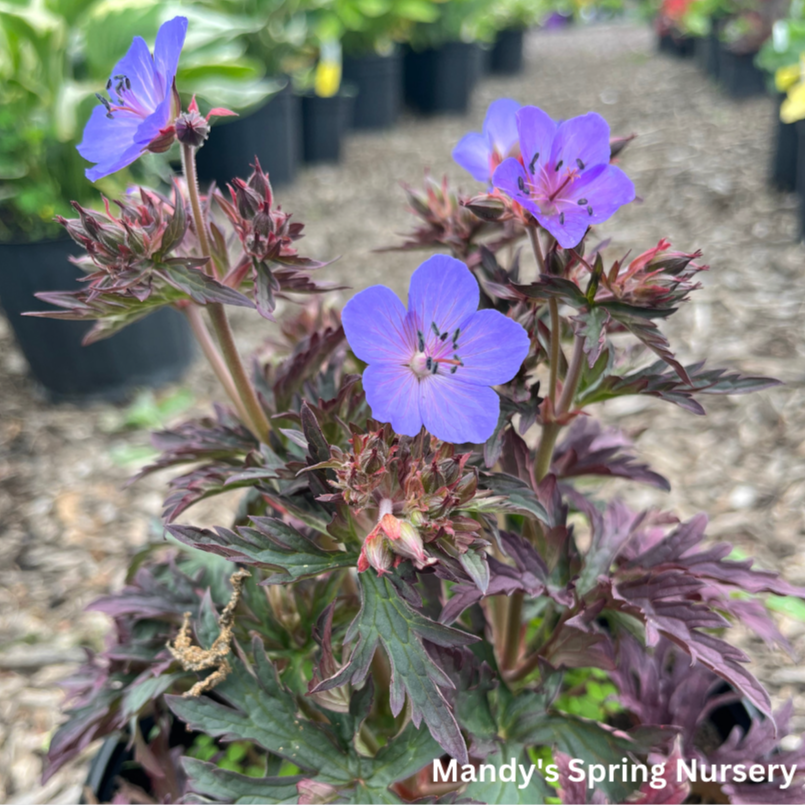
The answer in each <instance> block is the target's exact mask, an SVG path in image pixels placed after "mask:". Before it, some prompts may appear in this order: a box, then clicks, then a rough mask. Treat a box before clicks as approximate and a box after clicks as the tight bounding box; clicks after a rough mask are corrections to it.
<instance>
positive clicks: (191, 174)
mask: <svg viewBox="0 0 805 805" xmlns="http://www.w3.org/2000/svg"><path fill="white" fill-rule="evenodd" d="M182 166H183V168H184V175H185V180H186V182H187V193H188V195H189V196H190V207H191V209H192V210H193V221H194V222H195V226H196V235H197V237H198V242H199V246H200V247H201V254H202V256H203V257H208V258H211V251H210V241H209V238H208V237H207V226H206V224H205V222H204V216H203V215H202V212H201V200H200V198H199V193H198V177H197V174H196V152H195V149H194V148H193V147H192V146H190V145H182ZM212 270H213V268H212V259H210V260H208V262H207V265H206V267H205V271H207V273H210V272H212ZM207 310H208V312H209V315H210V321H211V322H212V327H213V330H214V331H215V337H216V338H217V339H218V344H219V346H220V347H221V352H222V353H223V359H224V361H225V362H226V365H227V367H228V368H229V373H230V376H231V378H232V382H233V383H234V386H235V389H236V390H237V395H238V397H239V398H240V401H241V406H242V408H243V410H244V411H245V412H246V414H247V416H248V421H247V422H246V424H247V425H248V426H249V427H250V429H251V430H253V432H254V435H255V436H256V437H257V438H258V439H259V440H260V441H261V442H267V441H268V434H269V433H270V432H271V425H269V423H268V418H267V417H266V413H265V411H264V410H263V407H262V405H260V401H259V400H258V399H257V393H256V392H255V390H254V387H253V386H252V384H251V382H250V381H249V377H248V375H247V374H246V370H245V368H244V367H243V362H242V361H241V359H240V354H239V353H238V350H237V347H236V345H235V337H234V335H233V334H232V328H231V327H230V326H229V319H227V317H226V310H225V309H224V306H223V305H222V304H220V303H218V302H211V303H210V304H208V305H207ZM213 368H215V367H213Z"/></svg>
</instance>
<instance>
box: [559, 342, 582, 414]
mask: <svg viewBox="0 0 805 805" xmlns="http://www.w3.org/2000/svg"><path fill="white" fill-rule="evenodd" d="M583 361H584V339H583V338H580V337H579V336H576V340H575V341H574V343H573V357H572V358H571V359H570V366H569V367H568V370H567V375H566V376H565V384H564V386H562V396H561V397H560V398H559V405H558V406H557V408H556V413H557V414H566V413H567V412H568V411H569V410H570V406H571V405H573V397H574V396H575V395H576V388H577V386H578V385H579V378H580V377H581V367H582V362H583Z"/></svg>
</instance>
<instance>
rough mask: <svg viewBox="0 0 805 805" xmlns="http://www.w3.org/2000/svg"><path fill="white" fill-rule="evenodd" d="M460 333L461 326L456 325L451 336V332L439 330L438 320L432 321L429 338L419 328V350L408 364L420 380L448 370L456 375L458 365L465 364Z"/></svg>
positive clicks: (417, 333)
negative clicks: (460, 352)
mask: <svg viewBox="0 0 805 805" xmlns="http://www.w3.org/2000/svg"><path fill="white" fill-rule="evenodd" d="M460 334H461V328H460V327H456V329H455V332H454V333H453V335H452V338H451V337H450V333H448V332H446V331H445V332H440V331H439V327H438V326H437V325H436V322H431V330H430V331H429V332H428V335H427V338H426V337H425V334H424V333H423V332H422V330H417V331H416V335H417V351H416V352H415V353H414V354H413V355H412V356H411V360H410V362H409V364H408V366H409V367H410V368H411V369H412V371H413V372H414V374H415V375H416V376H417V377H418V378H419V379H420V380H422V379H423V378H425V377H428V376H429V375H438V374H445V373H447V372H448V371H449V373H450V374H452V375H454V374H455V373H456V372H457V371H458V367H459V366H463V365H464V362H463V361H462V360H461V358H460V357H459V354H458V337H459V335H460Z"/></svg>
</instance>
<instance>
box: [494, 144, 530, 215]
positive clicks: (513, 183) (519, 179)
mask: <svg viewBox="0 0 805 805" xmlns="http://www.w3.org/2000/svg"><path fill="white" fill-rule="evenodd" d="M527 181H528V175H527V174H526V172H525V168H523V166H522V165H521V164H520V162H519V160H516V159H515V158H514V157H509V158H508V159H504V160H503V162H501V163H500V165H498V166H497V168H496V170H495V173H494V175H493V176H492V184H493V185H494V186H495V187H497V188H498V189H500V190H502V191H503V192H504V193H505V194H506V195H507V196H510V197H511V198H513V199H516V200H517V201H519V202H520V203H521V204H522V205H524V206H525V207H528V209H529V210H531V209H532V207H533V206H534V205H533V203H532V202H531V201H529V198H528V196H527V195H526V193H525V190H521V189H520V184H521V183H522V184H523V187H525V183H526V182H527ZM532 211H533V210H532Z"/></svg>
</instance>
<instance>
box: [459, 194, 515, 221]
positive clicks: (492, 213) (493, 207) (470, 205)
mask: <svg viewBox="0 0 805 805" xmlns="http://www.w3.org/2000/svg"><path fill="white" fill-rule="evenodd" d="M464 206H465V207H466V208H467V209H468V210H469V211H470V212H471V213H472V214H473V215H474V216H475V217H476V218H480V219H481V220H482V221H498V220H500V219H501V218H502V217H503V214H504V213H505V212H506V205H505V203H504V202H503V199H500V198H495V197H494V196H475V198H471V199H470V200H469V201H465V202H464Z"/></svg>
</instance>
